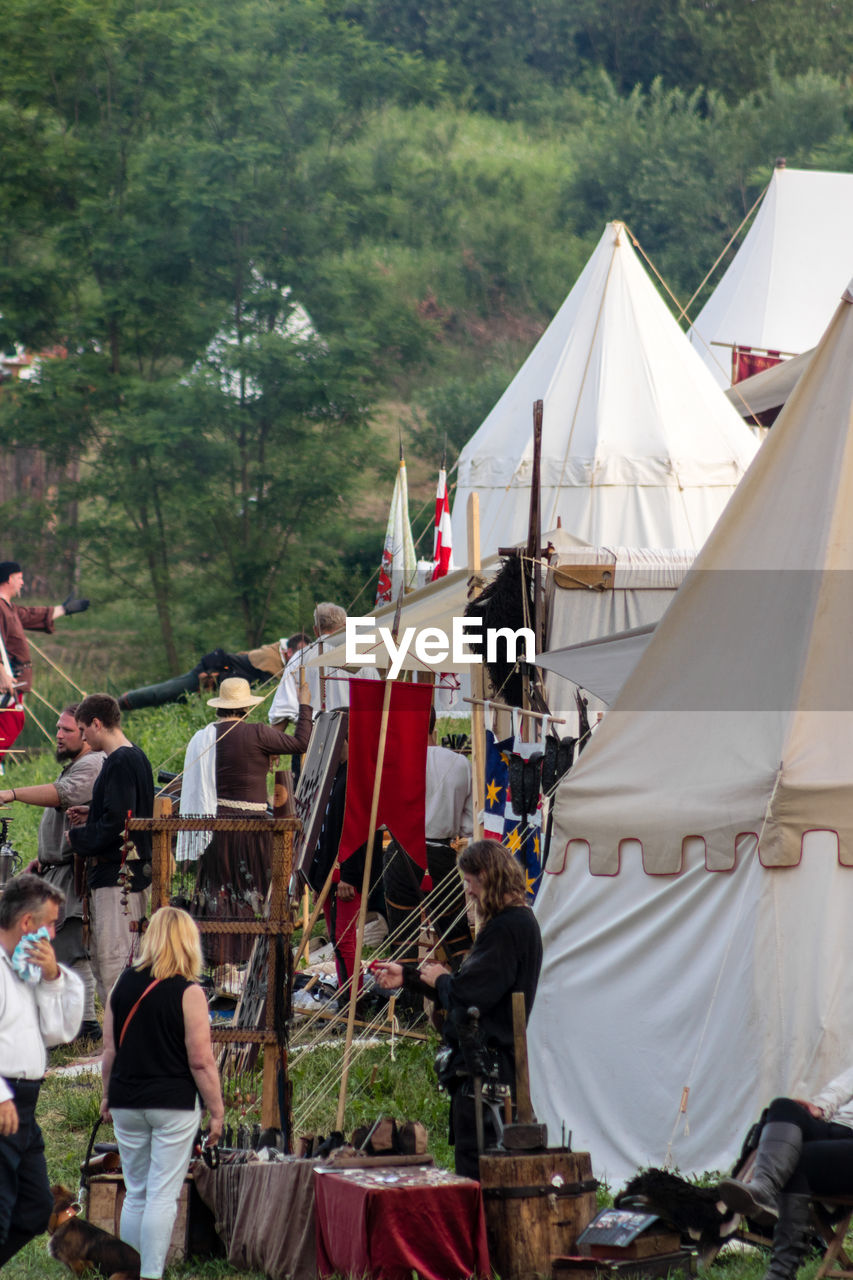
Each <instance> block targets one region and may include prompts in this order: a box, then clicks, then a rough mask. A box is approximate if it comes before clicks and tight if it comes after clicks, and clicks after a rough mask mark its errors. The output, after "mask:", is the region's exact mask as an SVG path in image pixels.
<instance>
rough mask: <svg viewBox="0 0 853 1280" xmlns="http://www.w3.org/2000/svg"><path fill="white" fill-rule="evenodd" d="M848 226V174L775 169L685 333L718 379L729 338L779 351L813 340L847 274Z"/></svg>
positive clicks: (851, 213) (851, 241)
mask: <svg viewBox="0 0 853 1280" xmlns="http://www.w3.org/2000/svg"><path fill="white" fill-rule="evenodd" d="M851 225H853V173H826V172H823V173H822V172H818V171H815V170H805V169H788V168H785V167H783V166H778V167H777V168H776V169H774V171H773V177H772V178H771V180H770V185H769V187H768V189H767V194H766V195H765V197H764V199H763V200H762V202H761V207H760V209H759V210H758V213H757V214H756V216H755V221H754V222H753V224H752V226H751V227H750V229H749V232H748V233H747V235H746V237H745V239H744V242H743V244H742V245H741V247H740V249H739V250H738V252H737V253H736V254H735V256H734V258H733V259H732V262H731V264H730V266H729V268H728V270H727V271H726V272H725V274H724V275H723V277H722V279H721V280H720V283H719V284H718V285H717V287H716V289H715V290H714V292H713V293H712V294H711V296H710V298H709V299H708V301H707V302H706V303H705V306H704V307H703V308H702V310H701V311H700V312H699V315H698V316H697V317H696V320H695V321H694V323H693V327H692V329H691V330H690V333H689V337H690V340H691V341H692V342H693V343H694V345H695V347H696V350H697V351H698V352H699V354H700V355H701V356H702V359H703V360H704V361H705V362H706V364H707V365H708V368H709V369H710V370H711V372H712V374H713V376H714V378H715V379H716V381H717V383H718V385H719V386H722V387H727V386H729V384H730V383H731V368H732V361H731V349H730V348H731V346H732V345H737V346H741V347H753V348H756V349H758V350H760V351H761V350H771V351H778V352H781V353H782V354H783V355H784V356H792V355H800V354H801V353H802V352H804V351H807V350H808V349H809V347H813V346H814V345H815V343H816V342H817V340H818V338H819V337H820V335H821V334H822V333H823V331H824V329H825V328H826V326H827V324H828V323H829V318H830V316H831V315H832V312H833V308H834V307H835V304H836V302H837V300H838V296H839V294H840V293H841V290H842V289H843V288H844V286H845V284H846V283H847V281H848V280H849V279H850V276H851V274H853V238H851V236H850V234H849V228H850V227H851ZM719 344H723V345H719Z"/></svg>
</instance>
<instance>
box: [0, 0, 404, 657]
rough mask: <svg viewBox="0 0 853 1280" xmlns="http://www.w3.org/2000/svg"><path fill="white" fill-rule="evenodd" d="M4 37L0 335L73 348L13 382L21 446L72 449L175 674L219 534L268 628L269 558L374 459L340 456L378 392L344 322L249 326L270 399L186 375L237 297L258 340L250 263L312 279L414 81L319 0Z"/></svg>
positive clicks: (123, 575)
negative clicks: (359, 167)
mask: <svg viewBox="0 0 853 1280" xmlns="http://www.w3.org/2000/svg"><path fill="white" fill-rule="evenodd" d="M4 30H5V38H4V42H3V45H2V49H0V83H2V86H3V87H2V99H1V100H0V115H2V119H3V123H4V124H5V126H6V141H7V143H8V155H9V156H10V163H9V166H8V168H7V171H6V174H5V178H6V180H5V181H4V185H3V193H2V197H0V200H2V205H0V211H2V213H3V214H4V217H3V225H2V227H0V313H2V316H3V324H4V326H5V330H4V332H3V334H2V337H3V338H4V340H5V341H6V342H8V341H10V340H11V339H14V340H16V341H21V342H24V343H26V344H28V345H29V346H30V347H33V348H35V349H38V348H40V347H42V346H44V345H46V344H48V343H50V344H56V343H58V342H61V344H62V346H63V348H64V350H65V353H66V355H65V358H64V359H62V360H51V361H45V362H44V363H43V366H42V370H41V374H40V377H39V379H38V380H36V381H35V382H34V383H32V384H30V385H28V386H26V387H24V386H20V387H18V388H17V389H16V393H15V395H14V397H9V396H5V397H4V399H5V404H4V405H3V413H2V431H3V438H4V441H5V443H6V444H7V446H10V445H13V444H14V443H15V441H16V440H22V439H23V440H26V441H27V442H28V443H32V442H35V441H38V442H39V443H40V445H41V446H42V447H43V448H45V449H48V450H50V451H52V452H53V453H55V454H57V453H58V454H60V455H61V456H64V457H65V458H69V459H70V458H74V459H75V460H76V461H77V462H78V463H79V468H80V476H81V480H80V490H79V492H80V493H81V494H84V495H85V497H86V499H87V503H86V507H85V511H84V515H83V516H82V517H81V520H82V521H83V525H82V526H81V534H82V533H85V544H86V554H87V555H88V556H89V557H92V558H94V559H95V560H96V561H97V563H98V564H99V565H100V566H101V567H102V568H103V569H104V570H105V571H107V572H108V573H109V574H110V575H111V576H112V577H113V579H115V580H123V581H125V582H126V583H127V584H128V589H129V590H131V589H132V590H133V591H134V593H135V594H137V595H139V594H140V593H142V592H143V590H145V589H146V588H144V587H143V584H144V583H147V595H148V597H149V599H150V600H151V601H152V602H153V603H154V605H155V607H156V610H157V613H158V616H159V620H160V629H161V634H162V638H163V645H164V649H165V652H166V657H167V661H168V663H169V666H170V667H171V668H172V669H178V668H179V667H180V665H181V663H180V659H179V655H178V642H177V640H176V621H175V609H176V605H177V604H178V603H179V601H180V600H182V599H184V600H185V599H186V598H187V589H188V586H189V587H190V592H191V594H192V592H195V591H197V590H199V588H200V587H202V588H203V587H204V584H205V582H206V580H207V577H208V576H209V575H211V574H215V573H217V572H220V571H221V568H222V549H221V535H222V532H223V529H226V530H227V534H228V537H227V556H228V557H229V558H230V560H229V563H230V569H231V573H232V574H236V575H237V576H238V577H239V580H240V582H241V591H242V592H243V595H242V597H241V615H242V622H243V628H244V633H245V636H246V638H247V639H251V638H252V637H254V636H255V635H256V633H257V632H258V630H259V629H262V627H263V624H264V621H265V619H266V617H267V615H268V612H269V602H270V597H271V593H272V591H273V589H274V584H275V582H276V581H277V578H278V574H279V568H278V566H277V563H276V557H277V556H278V555H280V554H281V555H283V554H284V552H285V551H288V552H295V548H296V546H297V544H298V543H299V542H300V540H301V539H302V537H303V532H304V525H305V523H307V522H308V514H307V513H310V516H311V520H314V519H316V516H317V511H318V507H319V506H320V505H321V503H322V501H323V500H328V499H329V498H330V495H331V494H332V493H334V494H338V493H340V494H344V493H346V492H347V489H348V483H349V482H348V476H349V474H350V473H354V472H355V471H356V470H357V466H358V449H357V448H354V447H351V442H350V441H349V440H347V444H346V447H339V446H342V445H343V438H342V437H343V436H344V435H346V434H347V433H348V432H349V430H350V428H352V429H353V431H355V432H356V434H358V432H362V431H363V428H364V423H365V421H366V416H367V409H368V406H369V400H370V388H369V378H368V376H367V374H366V370H365V367H364V366H363V365H361V364H359V363H352V362H351V361H350V369H349V371H348V372H347V373H346V374H344V373H343V372H342V370H341V367H340V360H339V358H338V353H339V352H340V350H341V346H340V342H339V340H337V339H335V337H334V334H333V333H330V334H329V335H328V339H327V341H326V345H325V346H324V348H323V351H322V353H321V352H320V351H319V349H317V350H315V351H313V352H312V354H311V356H310V358H308V357H305V356H304V353H303V355H302V356H301V357H300V358H298V359H297V358H296V357H295V356H294V355H293V352H292V351H291V349H290V348H289V346H288V344H287V342H286V341H285V340H284V339H282V337H281V335H280V334H276V332H275V327H274V326H273V327H272V328H270V329H269V331H268V332H267V333H266V334H264V335H260V334H258V333H256V332H255V334H254V336H255V337H256V338H257V342H256V344H255V345H254V346H253V347H252V350H251V352H249V351H248V349H247V348H246V347H245V346H243V347H242V348H241V353H240V360H241V361H242V360H244V359H245V361H246V362H247V364H248V365H252V367H253V376H255V377H257V378H258V380H259V381H260V383H261V384H262V386H263V395H262V396H261V397H260V398H259V399H258V400H257V401H255V400H253V399H251V398H243V399H242V400H241V402H240V403H239V404H237V405H235V404H233V403H230V402H228V401H227V398H226V400H225V401H224V402H223V399H222V397H220V400H219V402H218V404H217V405H216V406H215V408H212V407H211V401H210V396H209V395H202V394H199V397H198V403H197V404H196V403H194V402H193V399H192V396H191V395H190V390H189V386H188V383H187V374H188V372H189V370H190V369H191V368H192V367H193V366H194V365H195V364H196V363H197V362H198V361H199V359H200V357H201V356H202V353H203V352H204V351H205V349H206V348H207V346H208V344H209V343H210V341H211V339H212V337H213V335H214V334H215V333H216V331H217V329H218V328H219V327H220V325H221V323H222V318H223V316H224V315H225V314H226V313H227V312H228V311H230V312H231V314H232V317H233V323H234V327H235V331H236V332H237V333H238V335H239V340H240V342H241V344H242V343H243V339H244V336H245V334H246V332H247V322H246V321H245V319H244V317H243V307H244V300H245V299H246V297H247V296H248V294H249V293H250V282H251V278H252V269H253V264H258V265H259V267H260V268H261V269H262V271H263V273H264V278H265V279H266V278H269V279H271V280H276V281H280V282H282V284H288V285H289V284H293V286H294V287H297V286H301V287H303V288H304V289H308V288H310V283H311V280H312V279H313V278H316V275H317V267H316V265H315V263H314V261H313V260H314V259H316V258H318V257H322V256H323V255H324V254H325V253H327V252H328V248H329V245H330V244H333V243H335V242H338V243H341V242H342V241H343V240H344V239H345V237H346V234H347V231H346V206H347V194H346V188H347V167H346V161H345V155H344V152H345V147H346V143H347V141H348V140H349V139H350V138H351V137H352V136H353V135H354V134H356V133H357V132H358V130H359V128H360V127H361V123H362V122H363V120H364V118H365V117H366V115H367V113H368V111H369V110H370V109H371V108H372V106H374V105H375V104H376V102H377V101H378V100H380V99H381V97H382V95H383V94H388V95H392V96H393V95H394V94H396V93H398V92H399V93H400V94H402V95H403V96H405V95H406V94H408V93H409V92H411V86H412V83H413V82H417V74H416V71H415V69H414V68H413V66H412V65H411V64H410V63H408V62H407V61H406V60H405V59H401V58H397V57H395V56H393V55H392V54H390V53H389V52H388V51H387V50H379V49H375V48H374V47H373V46H371V45H370V43H369V42H368V41H367V40H366V39H365V37H364V35H363V33H362V32H360V31H359V30H358V29H356V28H354V27H352V26H351V25H350V24H347V23H346V22H344V21H342V20H341V19H340V17H339V15H338V14H337V12H336V10H335V7H334V4H331V3H326V0H283V3H280V4H277V5H276V6H269V5H268V4H266V3H264V2H263V0H236V3H229V4H228V5H226V4H225V3H224V2H223V0H213V3H211V4H210V5H206V6H204V7H203V8H202V9H199V10H191V9H187V8H186V7H185V6H182V5H180V4H178V3H176V0H166V3H155V2H154V0H141V2H140V3H133V4H131V3H130V0H107V3H106V4H99V5H97V6H95V5H92V4H91V3H89V0H70V3H65V2H64V0H63V3H59V0H47V3H46V4H44V3H41V2H40V3H39V4H35V3H34V0H12V2H11V4H10V6H9V9H8V10H7V13H6V15H5V24H4ZM379 86H382V87H381V88H380V87H379ZM338 192H339V193H340V195H341V200H340V204H339V203H338V201H337V199H336V194H337V193H338ZM334 319H335V318H334V316H331V315H330V317H329V320H330V325H331V327H332V328H334ZM248 328H249V329H251V328H252V324H249V325H248ZM351 345H352V344H351ZM241 369H242V365H241ZM208 391H209V388H208ZM232 430H233V435H232V434H231V433H232ZM321 438H322V440H323V441H324V442H327V444H330V445H331V446H332V447H331V448H326V450H325V451H324V450H323V449H320V448H316V446H317V445H318V444H319V442H320V439H321ZM235 450H236V455H237V471H236V475H237V476H238V477H239V480H238V483H236V484H234V483H229V477H233V475H234V474H235V472H234V471H233V470H232V468H231V464H232V463H233V462H234V456H233V455H234V451H235ZM312 450H313V451H314V458H313V462H312V463H311V464H310V465H309V464H308V462H307V460H306V458H305V453H306V451H308V452H309V453H310V452H311V451H312ZM297 458H299V459H300V460H301V461H300V465H299V466H297V465H296V462H295V459H297ZM326 472H327V473H328V474H326ZM208 485H210V486H211V493H208V492H207V486H208ZM303 486H304V488H305V497H304V499H303V495H302V492H301V490H302V487H303ZM288 509H290V510H293V511H294V513H295V518H294V520H293V521H292V522H291V523H288V522H287V520H286V518H285V515H284V512H285V511H286V510H288ZM214 517H215V518H214ZM267 521H268V522H269V523H265V522H267ZM271 561H272V562H273V569H272V570H271V571H270V569H269V565H270V562H271ZM177 579H179V580H180V584H181V585H180V591H178V590H177V589H176V586H175V583H176V580H177ZM250 579H251V580H250ZM201 594H202V595H203V594H204V590H202V592H201ZM208 594H211V595H215V594H216V591H211V592H209V593H208ZM221 594H223V593H220V595H221Z"/></svg>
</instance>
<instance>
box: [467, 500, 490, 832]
mask: <svg viewBox="0 0 853 1280" xmlns="http://www.w3.org/2000/svg"><path fill="white" fill-rule="evenodd" d="M467 514H468V572H469V574H470V575H471V579H472V582H471V586H470V587H469V589H468V599H469V600H475V599H476V598H477V596H478V595H480V594H481V592H482V590H483V586H482V583H481V582H480V581H479V577H480V572H481V569H482V561H481V559H480V495H479V493H471V494H469V496H468V512H467ZM471 692H472V694H473V695H474V696H473V698H472V702H473V706H472V708H471V785H472V788H473V792H472V798H473V802H474V803H473V809H474V839H475V840H482V838H483V824H482V822H481V821H480V814H481V813H482V811H483V809H484V808H485V804H486V717H485V714H484V712H483V702H484V700H485V697H486V677H485V672H484V670H483V664H482V662H478V663H475V665H474V666H472V668H471Z"/></svg>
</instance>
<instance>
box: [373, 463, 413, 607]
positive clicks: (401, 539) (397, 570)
mask: <svg viewBox="0 0 853 1280" xmlns="http://www.w3.org/2000/svg"><path fill="white" fill-rule="evenodd" d="M417 571H418V559H417V556H416V555H415V540H414V538H413V537H412V526H411V524H410V523H409V486H408V482H407V480H406V463H405V461H404V459H403V451H402V448H401V449H400V465H399V467H398V468H397V478H396V480H395V481H394V492H393V493H392V495H391V510H390V511H389V513H388V526H387V528H386V530H385V546H384V548H383V550H382V568H381V569H380V570H379V582H378V583H377V586H376V603H377V604H385V603H389V602H390V601H391V600H396V599H397V597H398V595H399V594H400V588H401V587H402V589H403V591H411V589H412V587H413V586H414V585H415V576H416V574H417Z"/></svg>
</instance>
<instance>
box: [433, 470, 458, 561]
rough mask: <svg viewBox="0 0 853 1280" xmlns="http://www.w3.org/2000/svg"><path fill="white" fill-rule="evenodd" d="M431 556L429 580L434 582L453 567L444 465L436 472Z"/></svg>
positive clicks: (451, 537)
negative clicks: (433, 541) (436, 485)
mask: <svg viewBox="0 0 853 1280" xmlns="http://www.w3.org/2000/svg"><path fill="white" fill-rule="evenodd" d="M432 558H433V560H434V561H435V564H434V566H433V570H432V578H431V579H430V581H431V582H435V581H436V580H437V579H438V578H443V577H444V575H445V574H446V573H447V572H448V570H450V569H452V568H453V536H452V534H451V531H450V503H449V502H448V500H447V472H446V471H445V469H444V467H442V468H441V470H440V471H439V473H438V491H437V492H436V495H435V543H434V546H433V552H432Z"/></svg>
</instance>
